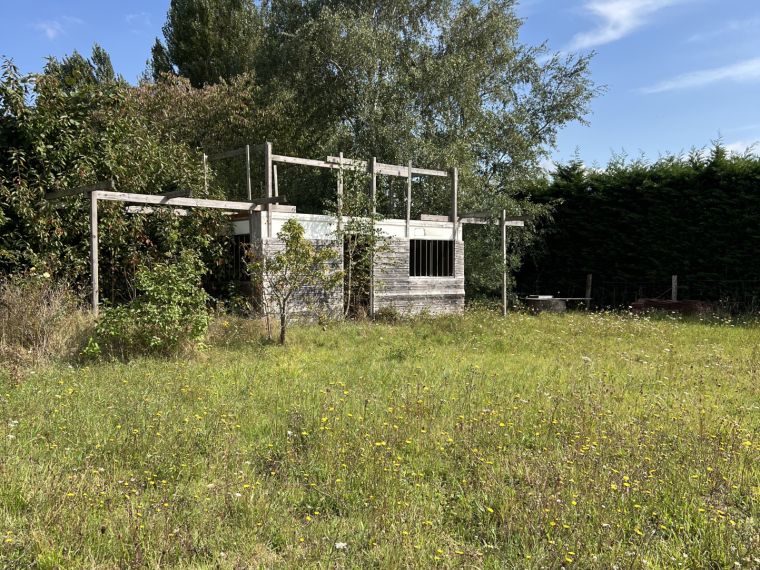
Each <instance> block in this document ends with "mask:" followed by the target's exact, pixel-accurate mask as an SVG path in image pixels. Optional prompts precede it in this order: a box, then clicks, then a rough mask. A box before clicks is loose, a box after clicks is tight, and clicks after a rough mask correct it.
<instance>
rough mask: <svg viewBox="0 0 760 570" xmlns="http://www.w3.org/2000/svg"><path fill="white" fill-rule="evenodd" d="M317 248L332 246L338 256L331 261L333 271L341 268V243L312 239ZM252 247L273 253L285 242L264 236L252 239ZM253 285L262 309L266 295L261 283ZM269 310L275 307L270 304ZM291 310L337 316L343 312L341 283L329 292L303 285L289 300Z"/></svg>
mask: <svg viewBox="0 0 760 570" xmlns="http://www.w3.org/2000/svg"><path fill="white" fill-rule="evenodd" d="M312 243H314V245H315V246H316V247H317V248H325V247H332V248H333V249H335V250H336V251H337V252H338V256H337V258H336V259H335V261H334V262H333V263H332V267H331V269H332V270H333V271H342V270H343V244H340V243H338V242H337V241H334V240H313V242H312ZM253 245H254V248H255V249H256V250H257V251H258V252H259V253H263V254H265V255H274V254H276V253H278V252H280V251H283V250H284V249H285V242H284V241H282V240H280V239H277V238H264V239H261V240H254V244H253ZM254 287H255V291H256V292H255V296H256V298H257V299H258V304H259V307H258V308H259V309H260V310H263V306H264V305H263V300H264V295H268V291H265V290H264V288H263V287H262V286H261V284H257V285H255V286H254ZM270 311H272V312H274V313H276V311H277V309H276V307H274V306H272V305H270ZM291 311H292V313H293V314H295V315H300V316H303V317H316V316H319V315H320V314H324V315H327V316H330V317H339V316H341V315H342V314H343V284H342V283H339V284H338V286H337V287H336V288H335V289H334V290H333V291H331V292H329V293H326V292H325V291H324V290H323V289H321V288H316V287H304V288H302V289H301V290H300V291H298V292H297V293H296V294H295V296H294V297H293V300H292V301H291Z"/></svg>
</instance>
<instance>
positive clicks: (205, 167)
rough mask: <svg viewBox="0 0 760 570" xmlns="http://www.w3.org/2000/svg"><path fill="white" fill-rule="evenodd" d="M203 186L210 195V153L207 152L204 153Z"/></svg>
mask: <svg viewBox="0 0 760 570" xmlns="http://www.w3.org/2000/svg"><path fill="white" fill-rule="evenodd" d="M203 188H205V190H206V196H208V155H207V154H206V153H205V152H204V153H203Z"/></svg>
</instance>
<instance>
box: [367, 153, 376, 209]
mask: <svg viewBox="0 0 760 570" xmlns="http://www.w3.org/2000/svg"><path fill="white" fill-rule="evenodd" d="M369 173H370V182H369V197H370V201H371V203H372V215H373V216H374V215H375V214H377V158H376V157H374V156H373V157H372V160H371V161H370V163H369Z"/></svg>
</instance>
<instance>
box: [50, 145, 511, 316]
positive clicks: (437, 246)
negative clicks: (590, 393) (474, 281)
mask: <svg viewBox="0 0 760 570" xmlns="http://www.w3.org/2000/svg"><path fill="white" fill-rule="evenodd" d="M253 148H256V149H257V150H260V151H263V157H264V189H265V193H266V195H265V196H262V197H260V198H254V197H253V195H252V184H251V150H252V149H253ZM240 155H243V156H244V157H245V163H246V187H247V198H248V200H247V201H239V202H236V201H227V200H208V199H197V198H192V197H189V196H187V194H186V193H185V194H183V193H181V192H175V193H172V194H170V195H154V194H133V193H123V192H117V191H115V189H114V188H113V185H112V184H97V185H94V186H90V187H86V188H77V189H73V190H66V191H62V192H56V193H52V194H49V195H48V196H47V198H48V199H49V200H57V199H60V198H64V197H66V196H73V195H77V194H83V193H87V194H89V196H90V204H91V208H90V227H91V235H90V251H91V269H92V306H93V311H94V312H95V313H96V314H97V311H98V307H99V274H98V273H99V272H98V249H99V248H98V202H99V201H100V200H105V201H115V202H122V203H126V204H140V206H134V205H133V206H129V207H128V208H129V211H130V212H133V213H136V214H150V213H151V212H153V208H155V207H158V206H164V207H172V208H174V209H175V210H174V211H175V213H176V214H178V215H184V214H186V213H187V210H184V209H183V208H194V207H200V208H212V209H218V210H223V211H225V212H227V213H228V214H229V215H230V216H231V223H232V226H233V233H234V234H235V236H236V237H237V238H238V240H239V241H240V242H250V243H251V244H253V246H254V247H255V248H256V249H257V250H258V251H260V252H262V253H263V254H265V255H268V254H272V253H275V252H276V251H278V250H279V249H281V248H282V247H283V243H282V241H281V240H279V239H278V237H277V234H278V232H280V230H281V229H282V227H283V225H284V224H285V222H286V221H287V220H288V219H293V218H294V219H296V220H297V221H298V222H300V224H301V225H302V226H303V227H304V230H305V237H306V238H307V239H309V240H311V241H312V242H314V243H315V244H316V245H317V246H325V245H329V246H331V247H335V248H336V249H338V250H339V251H340V250H342V248H343V244H342V243H338V242H337V237H336V236H337V235H338V234H339V232H338V231H337V230H339V229H340V228H341V227H345V224H347V223H348V221H349V219H348V218H346V217H344V216H338V215H335V216H329V215H315V214H306V213H299V212H298V211H297V209H296V207H295V206H292V205H286V204H285V203H284V202H285V201H286V200H285V199H284V197H281V196H280V195H279V189H278V176H277V168H278V165H279V166H282V165H299V166H307V167H314V168H323V169H330V170H335V171H337V188H336V197H337V204H338V211H339V212H340V211H342V208H341V204H342V200H343V176H344V172H346V171H348V170H354V171H362V172H366V173H367V175H368V177H369V181H370V182H369V189H368V192H369V198H370V202H369V203H370V205H371V209H372V214H373V219H375V218H374V214H375V213H376V203H377V180H378V177H379V176H394V177H401V178H404V179H406V183H407V184H406V193H405V206H406V217H405V219H379V221H376V222H374V224H375V228H377V229H379V231H380V234H381V235H382V236H384V239H385V241H386V247H383V248H382V249H381V250H379V251H378V252H376V253H375V254H374V257H373V260H372V268H371V275H370V278H371V279H370V287H369V292H368V297H369V298H368V299H366V300H365V306H366V307H367V310H368V312H369V313H370V314H374V313H376V312H377V311H379V310H381V309H394V310H396V311H398V312H399V313H402V314H415V313H420V312H428V313H430V314H445V313H459V312H461V311H463V310H464V304H465V283H464V261H465V256H464V242H463V240H462V225H463V224H466V223H475V224H484V223H489V222H488V221H487V218H488V215H487V214H485V215H484V214H480V215H477V214H476V215H470V216H460V215H459V212H458V207H457V196H458V172H457V169H456V168H453V169H451V170H448V171H444V170H433V169H427V168H418V167H416V166H413V165H412V164H411V162H410V163H409V164H407V165H405V166H399V165H391V164H383V163H380V162H377V160H376V159H375V158H372V159H371V160H369V161H366V162H365V161H360V160H351V159H348V158H344V157H343V154H342V153H341V154H340V155H339V156H337V157H327V159H326V160H314V159H305V158H298V157H292V156H284V155H277V154H274V153H273V152H272V144H271V143H268V142H267V143H265V144H263V145H260V146H258V147H251V146H246V147H244V148H242V149H237V150H234V151H229V152H226V153H222V154H220V155H217V156H213V157H209V156H206V155H204V157H203V159H204V165H205V166H206V168H208V162H209V161H211V160H215V159H222V158H229V157H234V156H240ZM424 176H432V177H438V178H444V179H447V180H448V183H449V184H448V185H449V189H450V197H451V199H450V206H451V208H450V213H449V215H447V216H434V215H424V214H423V215H421V216H420V219H419V220H412V219H411V204H412V199H413V196H412V182H413V179H414V178H420V177H424ZM510 225H512V226H520V225H523V222H522V221H520V220H519V219H512V220H508V219H507V218H506V213H505V212H502V216H501V230H502V255H503V258H504V260H506V233H505V232H506V226H510ZM342 263H343V257H340V258H339V262H338V265H339V267H338V268H339V269H342ZM503 284H504V294H503V300H504V310H505V311H506V273H505V274H504V279H503ZM259 294H260V295H266V292H265V291H261V292H259ZM328 304H329V305H331V308H332V309H335V310H338V309H340V310H342V309H343V294H342V290H339V291H338V292H337V293H336V294H335V295H331V296H330V297H329V299H328Z"/></svg>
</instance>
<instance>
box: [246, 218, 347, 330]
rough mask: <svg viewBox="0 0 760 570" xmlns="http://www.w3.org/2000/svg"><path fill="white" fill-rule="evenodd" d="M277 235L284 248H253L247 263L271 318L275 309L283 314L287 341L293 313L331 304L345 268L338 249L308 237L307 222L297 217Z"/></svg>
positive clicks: (283, 327) (281, 315)
mask: <svg viewBox="0 0 760 570" xmlns="http://www.w3.org/2000/svg"><path fill="white" fill-rule="evenodd" d="M277 239H278V240H280V241H281V242H282V246H283V247H282V249H281V251H278V252H276V253H266V252H262V251H260V250H259V251H256V249H255V248H252V249H251V250H250V255H249V257H248V258H247V259H246V265H247V267H248V272H249V273H250V274H251V276H252V278H253V280H254V282H256V283H258V284H259V287H260V288H261V300H262V303H263V309H264V313H265V314H266V316H267V318H268V317H269V315H270V314H271V312H272V309H274V312H276V314H277V315H279V318H280V337H279V341H280V344H285V340H286V333H287V327H288V324H289V322H290V319H291V316H292V315H293V313H295V312H301V313H304V312H311V311H312V310H313V309H314V305H324V304H329V303H330V297H331V295H332V292H333V291H334V290H335V288H336V287H337V286H338V285H339V284H340V282H341V279H342V272H340V271H337V270H336V269H335V268H334V263H335V261H336V260H337V258H338V254H337V252H336V251H335V250H334V249H333V248H332V247H329V246H324V247H317V246H316V245H315V244H314V243H312V242H311V241H310V240H308V239H306V237H305V232H304V228H303V226H302V225H301V224H300V223H299V222H298V220H296V219H295V218H289V219H288V220H287V221H286V222H285V224H284V225H283V227H282V230H281V231H280V232H278V233H277ZM270 334H271V333H270Z"/></svg>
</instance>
